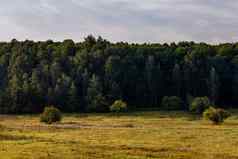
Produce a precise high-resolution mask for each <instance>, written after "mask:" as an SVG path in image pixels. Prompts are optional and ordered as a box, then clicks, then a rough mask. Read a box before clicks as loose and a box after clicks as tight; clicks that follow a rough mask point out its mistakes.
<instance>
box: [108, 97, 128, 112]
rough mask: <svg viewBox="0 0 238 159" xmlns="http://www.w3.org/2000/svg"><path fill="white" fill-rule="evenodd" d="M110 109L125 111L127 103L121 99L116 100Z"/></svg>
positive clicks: (112, 110)
mask: <svg viewBox="0 0 238 159" xmlns="http://www.w3.org/2000/svg"><path fill="white" fill-rule="evenodd" d="M110 111H111V112H115V113H119V112H125V111H127V103H126V102H124V101H122V100H116V101H115V102H114V103H113V104H112V105H111V106H110Z"/></svg>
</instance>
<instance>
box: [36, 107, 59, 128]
mask: <svg viewBox="0 0 238 159" xmlns="http://www.w3.org/2000/svg"><path fill="white" fill-rule="evenodd" d="M61 119H62V114H61V112H60V110H59V109H57V108H55V107H53V106H50V107H45V109H44V112H43V113H42V114H41V115H40V121H41V122H44V123H47V124H52V123H54V122H58V121H61Z"/></svg>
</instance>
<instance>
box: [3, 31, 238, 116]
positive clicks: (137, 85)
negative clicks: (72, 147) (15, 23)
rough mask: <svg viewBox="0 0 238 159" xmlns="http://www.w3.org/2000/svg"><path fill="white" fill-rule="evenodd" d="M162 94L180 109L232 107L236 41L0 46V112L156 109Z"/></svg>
mask: <svg viewBox="0 0 238 159" xmlns="http://www.w3.org/2000/svg"><path fill="white" fill-rule="evenodd" d="M164 96H178V97H180V98H181V99H182V100H183V101H184V104H183V108H181V109H184V110H186V109H188V108H187V103H186V101H187V100H186V99H187V96H194V97H201V96H208V97H209V98H210V100H211V101H212V102H213V103H215V104H217V105H219V106H223V107H228V106H231V105H233V106H235V105H238V43H227V44H219V45H209V44H205V43H195V42H180V43H177V44H175V43H171V44H128V43H125V42H120V43H111V42H109V41H107V40H105V39H103V38H101V37H98V38H95V37H93V36H88V37H86V38H85V40H84V41H83V42H80V43H75V42H74V41H72V40H65V41H63V42H53V41H51V40H48V41H44V42H34V41H29V40H26V41H23V42H20V41H17V40H15V39H14V40H12V41H11V42H1V43H0V113H31V112H33V113H37V112H40V111H42V109H43V107H44V106H46V105H55V106H57V107H59V108H60V109H61V110H62V111H64V112H84V111H107V109H108V105H111V104H112V103H113V102H114V101H115V100H117V99H122V100H124V101H126V102H127V103H128V105H129V107H133V108H138V107H140V108H147V107H148V108H149V107H156V108H160V103H161V100H162V98H163V97H164Z"/></svg>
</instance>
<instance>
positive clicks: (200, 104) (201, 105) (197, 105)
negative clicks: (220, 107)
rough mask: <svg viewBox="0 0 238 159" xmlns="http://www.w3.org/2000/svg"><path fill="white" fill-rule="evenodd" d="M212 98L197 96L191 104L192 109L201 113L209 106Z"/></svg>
mask: <svg viewBox="0 0 238 159" xmlns="http://www.w3.org/2000/svg"><path fill="white" fill-rule="evenodd" d="M209 106H210V100H209V99H208V98H207V97H196V98H194V99H193V101H192V103H191V104H190V107H189V109H190V111H191V112H194V113H197V114H201V113H203V111H204V110H206V109H207V108H209Z"/></svg>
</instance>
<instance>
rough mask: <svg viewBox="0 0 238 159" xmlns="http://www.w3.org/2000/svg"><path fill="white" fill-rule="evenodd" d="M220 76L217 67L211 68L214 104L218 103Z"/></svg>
mask: <svg viewBox="0 0 238 159" xmlns="http://www.w3.org/2000/svg"><path fill="white" fill-rule="evenodd" d="M219 86H220V82H219V76H218V74H217V72H216V69H215V68H214V67H212V68H211V70H210V86H209V88H210V98H211V102H212V104H216V102H217V99H218V96H219Z"/></svg>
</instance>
